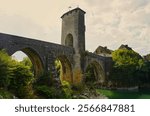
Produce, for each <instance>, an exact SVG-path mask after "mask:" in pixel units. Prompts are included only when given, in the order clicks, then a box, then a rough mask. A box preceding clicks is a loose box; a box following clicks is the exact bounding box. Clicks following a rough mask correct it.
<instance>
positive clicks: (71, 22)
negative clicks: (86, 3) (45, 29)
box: [61, 8, 85, 53]
mask: <svg viewBox="0 0 150 116" xmlns="http://www.w3.org/2000/svg"><path fill="white" fill-rule="evenodd" d="M84 14H85V12H84V11H83V10H81V9H80V8H76V9H73V10H71V11H69V12H67V13H65V14H64V15H62V17H61V18H62V35H61V44H62V45H65V46H70V47H73V48H74V49H75V52H76V53H78V52H82V51H85V24H84Z"/></svg>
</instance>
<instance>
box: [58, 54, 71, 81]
mask: <svg viewBox="0 0 150 116" xmlns="http://www.w3.org/2000/svg"><path fill="white" fill-rule="evenodd" d="M56 60H59V61H60V63H61V74H60V75H59V76H60V80H61V82H63V81H67V82H69V83H73V77H72V76H73V75H72V65H71V62H70V61H69V59H68V58H67V57H66V56H65V55H60V56H58V57H57V58H56Z"/></svg>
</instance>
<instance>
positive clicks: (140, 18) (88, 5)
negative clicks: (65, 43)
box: [0, 0, 150, 55]
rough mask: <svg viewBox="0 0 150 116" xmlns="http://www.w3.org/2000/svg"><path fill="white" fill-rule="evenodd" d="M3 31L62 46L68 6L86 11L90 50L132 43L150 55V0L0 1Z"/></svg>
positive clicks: (0, 20)
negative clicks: (64, 20) (62, 28)
mask: <svg viewBox="0 0 150 116" xmlns="http://www.w3.org/2000/svg"><path fill="white" fill-rule="evenodd" d="M0 2H1V5H0V25H1V26H0V30H1V31H3V32H9V33H14V34H17V35H23V36H27V37H32V38H38V39H41V40H45V41H51V42H57V43H60V39H61V19H60V17H61V15H62V14H63V13H65V12H66V11H68V10H69V9H68V7H69V6H72V8H75V7H77V6H79V7H81V8H82V9H83V10H85V11H86V16H85V17H86V48H87V49H88V50H90V51H94V50H95V49H96V48H97V46H99V45H102V46H108V47H109V48H111V49H117V48H118V47H119V46H120V45H121V44H129V46H131V47H133V49H135V50H136V51H137V52H140V53H141V54H142V55H143V54H147V53H150V46H149V43H150V39H149V38H150V0H65V1H63V0H55V1H53V2H52V1H50V0H44V1H43V0H38V1H37V0H22V1H20V0H13V1H9V0H0Z"/></svg>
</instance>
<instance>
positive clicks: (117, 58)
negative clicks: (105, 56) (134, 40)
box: [111, 49, 145, 86]
mask: <svg viewBox="0 0 150 116" xmlns="http://www.w3.org/2000/svg"><path fill="white" fill-rule="evenodd" d="M112 59H113V61H114V65H113V70H112V78H111V79H112V80H113V81H115V82H116V83H117V85H118V86H133V85H137V84H139V81H140V78H142V77H143V76H144V75H142V76H141V72H142V69H143V68H144V66H145V62H144V60H143V59H142V57H141V56H140V55H139V54H138V53H136V52H134V51H133V50H128V49H118V50H116V51H114V52H113V53H112Z"/></svg>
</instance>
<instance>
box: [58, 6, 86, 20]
mask: <svg viewBox="0 0 150 116" xmlns="http://www.w3.org/2000/svg"><path fill="white" fill-rule="evenodd" d="M78 11H80V12H82V13H83V14H85V13H86V12H85V11H83V10H82V9H80V8H79V7H77V8H75V9H73V10H70V11H68V12H66V13H65V14H63V15H62V16H61V18H64V16H66V15H71V14H73V13H76V12H78Z"/></svg>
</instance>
